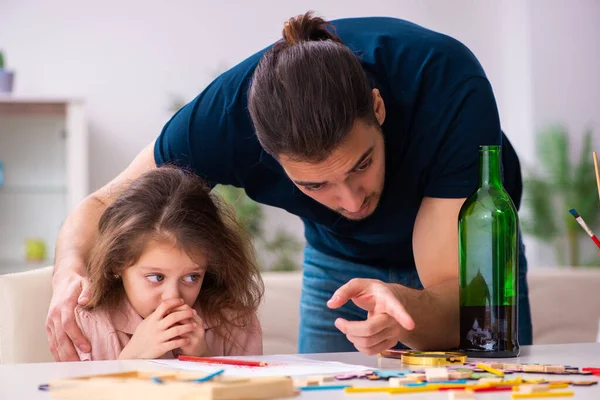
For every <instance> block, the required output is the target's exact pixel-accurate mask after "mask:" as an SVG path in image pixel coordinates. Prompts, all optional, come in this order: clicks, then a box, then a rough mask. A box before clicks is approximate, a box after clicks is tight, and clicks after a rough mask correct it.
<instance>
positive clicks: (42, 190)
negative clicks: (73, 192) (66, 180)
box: [0, 185, 67, 195]
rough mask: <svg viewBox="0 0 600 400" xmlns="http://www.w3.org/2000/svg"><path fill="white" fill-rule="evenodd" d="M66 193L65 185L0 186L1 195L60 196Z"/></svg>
mask: <svg viewBox="0 0 600 400" xmlns="http://www.w3.org/2000/svg"><path fill="white" fill-rule="evenodd" d="M66 193H67V186H66V185H39V186H38V185H0V195H2V194H61V195H64V194H66Z"/></svg>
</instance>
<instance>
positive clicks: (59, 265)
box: [46, 143, 156, 361]
mask: <svg viewBox="0 0 600 400" xmlns="http://www.w3.org/2000/svg"><path fill="white" fill-rule="evenodd" d="M153 149H154V143H151V144H149V145H148V146H147V147H146V148H144V149H143V150H142V151H141V152H140V153H139V154H138V155H137V157H136V158H135V159H134V160H133V161H132V163H131V164H130V165H129V166H128V167H127V169H125V170H124V171H123V172H122V173H121V174H119V175H118V176H117V177H116V178H115V179H113V180H112V181H111V182H110V183H108V184H107V185H105V186H104V187H102V188H101V189H99V190H97V191H96V192H95V193H93V194H91V195H89V196H88V197H86V198H85V199H84V200H83V201H82V202H81V203H80V204H79V205H78V206H77V207H76V208H75V209H74V210H73V211H72V212H71V213H70V214H69V215H68V217H67V219H66V220H65V223H64V224H63V226H62V228H61V230H60V232H59V235H58V238H57V241H56V250H55V258H54V275H53V277H52V288H53V294H52V300H51V302H50V309H49V311H48V318H47V319H46V332H47V334H48V345H49V347H50V350H51V351H52V354H53V355H54V358H55V359H56V360H57V361H77V360H79V357H78V356H77V353H76V351H75V348H74V347H73V343H75V345H76V346H77V347H78V348H79V349H80V350H82V351H83V352H88V351H90V348H89V342H88V341H87V340H86V339H85V337H84V336H83V334H82V333H81V330H80V329H79V327H78V326H77V324H76V323H75V314H74V310H75V307H76V306H77V304H78V303H79V304H81V305H84V304H86V303H87V301H88V299H87V298H86V290H85V289H86V288H87V285H88V283H87V279H86V278H85V275H86V268H85V263H86V259H87V257H88V254H89V252H90V250H91V248H92V246H93V245H94V242H95V240H96V238H97V231H98V220H99V219H100V216H101V215H102V212H104V210H105V209H106V207H108V205H110V204H111V203H112V202H113V201H114V200H115V197H116V195H117V193H118V192H119V191H120V190H121V189H123V188H125V187H126V186H127V185H129V184H130V182H132V181H133V180H135V179H136V178H137V177H139V176H140V175H142V174H143V173H144V172H146V171H149V170H151V169H152V168H156V163H155V162H154V152H153Z"/></svg>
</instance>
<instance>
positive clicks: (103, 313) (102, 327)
mask: <svg viewBox="0 0 600 400" xmlns="http://www.w3.org/2000/svg"><path fill="white" fill-rule="evenodd" d="M75 319H76V321H77V324H78V325H79V327H80V328H81V330H82V331H83V332H84V334H85V333H90V332H94V333H97V334H100V335H102V334H107V333H110V332H114V327H113V324H112V321H111V319H110V315H109V313H108V312H107V310H105V309H103V308H85V307H81V306H79V305H78V306H77V307H76V308H75Z"/></svg>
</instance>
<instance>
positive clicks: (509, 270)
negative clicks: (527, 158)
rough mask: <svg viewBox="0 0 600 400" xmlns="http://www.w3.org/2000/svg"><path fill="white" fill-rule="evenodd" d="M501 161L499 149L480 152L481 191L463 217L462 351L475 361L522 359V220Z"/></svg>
mask: <svg viewBox="0 0 600 400" xmlns="http://www.w3.org/2000/svg"><path fill="white" fill-rule="evenodd" d="M501 160H502V158H501V147H500V146H480V148H479V185H478V187H477V190H476V191H475V193H473V195H471V196H470V197H469V198H468V199H467V200H466V201H465V203H464V204H463V206H462V208H461V210H460V213H459V217H458V246H459V267H460V271H459V288H460V350H461V351H463V352H465V353H466V354H467V355H468V356H471V357H503V358H504V357H516V356H518V355H519V341H518V335H517V332H518V326H517V320H518V314H519V313H518V298H519V296H518V292H519V287H518V276H519V274H518V266H519V241H518V240H519V238H518V232H519V218H518V214H517V209H516V207H515V205H514V203H513V201H512V199H511V198H510V196H509V194H508V192H506V190H505V189H504V185H503V184H502V172H501Z"/></svg>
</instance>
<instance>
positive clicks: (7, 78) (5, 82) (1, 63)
mask: <svg viewBox="0 0 600 400" xmlns="http://www.w3.org/2000/svg"><path fill="white" fill-rule="evenodd" d="M14 77H15V73H14V72H13V71H9V70H7V69H6V65H5V60H4V53H3V52H2V50H0V93H12V89H13V81H14Z"/></svg>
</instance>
